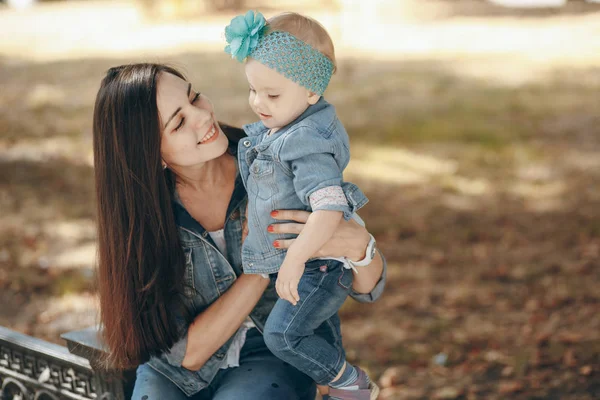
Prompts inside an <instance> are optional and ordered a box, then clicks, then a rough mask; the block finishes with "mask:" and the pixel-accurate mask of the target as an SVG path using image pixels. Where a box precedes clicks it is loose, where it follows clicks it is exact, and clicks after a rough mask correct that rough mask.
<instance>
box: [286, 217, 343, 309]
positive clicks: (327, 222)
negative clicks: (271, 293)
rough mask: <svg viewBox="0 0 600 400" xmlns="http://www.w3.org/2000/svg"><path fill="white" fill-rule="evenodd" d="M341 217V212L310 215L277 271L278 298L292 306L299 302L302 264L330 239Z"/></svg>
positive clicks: (302, 271)
mask: <svg viewBox="0 0 600 400" xmlns="http://www.w3.org/2000/svg"><path fill="white" fill-rule="evenodd" d="M342 216H343V213H342V212H341V211H329V210H317V211H314V212H313V213H311V214H310V217H309V218H308V221H307V222H306V225H305V226H304V228H302V232H300V234H299V235H298V237H297V238H296V240H295V241H294V243H293V244H292V245H291V246H290V248H289V249H288V251H287V254H286V256H285V260H284V261H283V264H282V265H281V268H280V269H279V275H278V277H277V283H276V286H275V287H276V289H277V293H278V294H279V297H281V298H282V299H284V300H287V301H289V302H290V303H292V304H294V305H296V303H297V302H298V301H299V300H300V296H299V295H298V283H299V282H300V278H301V277H302V274H303V273H304V264H305V263H306V261H307V260H308V259H309V258H310V257H311V256H312V255H313V254H315V253H316V252H317V251H318V250H319V249H320V248H321V247H322V246H323V245H324V244H325V243H326V242H327V241H328V240H329V239H331V236H332V235H333V233H334V232H335V230H336V228H337V226H338V224H339V223H340V221H341V219H342Z"/></svg>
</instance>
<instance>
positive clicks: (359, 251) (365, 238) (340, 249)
mask: <svg viewBox="0 0 600 400" xmlns="http://www.w3.org/2000/svg"><path fill="white" fill-rule="evenodd" d="M271 216H272V217H273V218H274V219H277V220H291V221H296V222H284V223H280V224H272V225H271V227H272V228H271V229H272V231H270V232H271V233H292V234H296V235H298V234H300V232H301V231H302V228H304V224H305V223H306V221H308V217H309V216H310V212H308V211H301V210H277V211H273V212H272V213H271ZM370 239H371V236H370V235H369V232H368V231H367V230H366V229H365V227H364V226H362V225H360V224H359V223H358V222H356V221H354V220H353V219H351V220H350V221H346V220H342V221H341V222H340V224H339V226H338V228H337V229H336V231H335V233H334V234H333V236H332V237H331V239H329V241H327V243H325V244H324V245H323V247H321V249H320V250H319V251H317V252H316V253H315V254H313V257H346V258H348V259H350V260H352V261H359V260H362V259H363V258H365V252H366V250H367V245H368V244H369V240H370ZM294 240H295V239H288V240H278V241H277V242H278V243H277V244H278V247H277V248H280V249H287V248H289V247H290V246H291V245H292V243H294Z"/></svg>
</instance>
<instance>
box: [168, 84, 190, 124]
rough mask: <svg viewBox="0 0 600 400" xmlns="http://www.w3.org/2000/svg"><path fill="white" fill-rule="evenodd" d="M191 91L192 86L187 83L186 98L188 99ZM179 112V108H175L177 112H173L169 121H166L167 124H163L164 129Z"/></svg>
mask: <svg viewBox="0 0 600 400" xmlns="http://www.w3.org/2000/svg"><path fill="white" fill-rule="evenodd" d="M191 91H192V84H191V83H188V87H187V97H188V99H189V98H190V92H191ZM179 111H181V107H177V110H175V112H174V113H173V114H171V116H170V117H169V119H168V120H167V122H166V123H165V128H166V127H167V125H169V122H171V120H172V119H173V118H175V116H176V115H177V113H178V112H179Z"/></svg>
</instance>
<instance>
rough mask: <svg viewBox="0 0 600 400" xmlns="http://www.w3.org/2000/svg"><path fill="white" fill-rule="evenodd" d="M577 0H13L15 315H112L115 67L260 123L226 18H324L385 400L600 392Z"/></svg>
mask: <svg viewBox="0 0 600 400" xmlns="http://www.w3.org/2000/svg"><path fill="white" fill-rule="evenodd" d="M596 3H598V2H594V1H587V2H586V1H574V0H572V1H566V0H490V1H485V0H396V1H393V0H371V1H367V0H363V1H360V0H321V1H318V0H306V1H302V0H297V1H291V0H279V1H271V2H269V1H261V0H254V1H244V0H219V1H212V2H210V1H203V0H138V1H135V0H133V1H109V0H105V1H96V0H87V1H84V0H79V1H69V0H65V1H41V0H40V1H34V0H3V1H0V325H2V326H6V327H9V328H11V329H15V330H18V331H20V332H24V333H27V334H29V335H33V336H36V337H40V338H43V339H46V340H50V341H53V342H57V343H61V340H60V338H59V335H60V334H61V333H63V332H66V331H69V330H74V329H79V328H83V327H87V326H90V325H93V324H94V323H96V322H97V314H96V308H95V307H96V301H95V297H94V294H93V284H92V282H93V273H94V262H95V261H94V260H95V226H94V221H95V207H94V203H93V197H94V195H93V170H92V155H91V154H92V151H91V117H92V110H93V101H94V97H95V94H96V91H97V89H98V86H99V83H100V80H101V78H102V76H103V74H104V72H105V71H106V70H107V69H108V68H109V67H111V66H115V65H118V64H123V63H131V62H136V61H152V62H166V63H170V64H172V65H175V66H176V67H178V68H180V69H182V70H183V71H184V72H185V73H186V75H187V76H188V77H189V79H190V80H191V81H192V82H193V83H194V86H195V87H197V88H199V89H200V90H201V91H202V92H203V93H205V94H206V95H208V96H209V97H210V98H211V99H212V101H213V102H214V103H215V106H216V112H217V114H218V117H219V118H220V120H222V121H226V122H229V123H231V124H234V125H238V126H240V125H242V124H245V123H249V122H252V121H254V116H253V114H252V113H251V111H250V109H249V107H248V105H247V86H246V82H245V79H244V74H243V70H242V66H241V65H240V64H238V63H236V62H235V61H232V60H231V59H230V58H228V56H227V55H226V54H225V53H224V52H223V47H224V39H223V29H224V27H225V25H227V24H228V22H229V20H230V19H231V18H232V17H233V16H235V15H237V14H239V13H241V12H244V11H245V10H247V9H248V8H253V9H258V10H259V11H262V12H263V14H265V15H266V16H267V17H269V16H271V15H274V14H276V13H278V12H280V11H299V12H303V13H306V14H308V15H310V16H313V17H314V18H316V19H318V20H319V21H321V22H322V23H323V24H324V25H325V26H326V28H327V29H328V30H329V32H330V33H331V35H332V37H333V39H334V42H335V44H336V53H337V55H338V58H339V70H338V73H337V74H336V75H335V76H334V78H333V80H332V83H331V85H330V87H329V89H328V90H327V92H326V98H327V99H328V101H330V102H331V103H333V104H334V105H335V106H336V108H337V111H338V114H339V116H340V118H341V120H342V122H343V123H344V124H345V126H346V127H347V129H348V131H349V134H350V136H351V139H352V157H353V158H352V161H351V163H350V166H349V167H348V170H347V175H346V178H347V179H348V180H352V181H354V182H356V183H358V184H359V185H360V186H361V187H362V188H363V189H364V191H365V192H366V193H367V195H368V196H369V198H370V199H371V202H370V203H369V205H368V206H367V207H366V208H365V209H364V211H362V212H361V215H362V216H363V218H364V219H365V220H366V222H367V226H368V228H369V230H370V231H371V232H372V233H373V234H374V235H375V236H376V237H377V239H378V243H379V247H380V248H381V249H382V251H383V253H384V254H385V255H386V257H387V259H388V263H389V283H388V286H387V290H386V293H385V295H384V296H383V298H382V299H381V300H380V301H379V302H378V303H375V304H373V305H358V304H357V303H355V302H352V301H349V302H347V303H346V304H345V306H344V308H343V309H342V311H341V313H342V317H343V332H344V340H345V344H346V347H347V348H348V354H349V357H350V359H351V360H352V361H355V362H357V363H360V365H361V366H364V367H366V369H368V370H369V371H370V372H371V374H372V376H374V377H376V378H377V379H378V380H379V382H380V383H381V385H382V386H383V388H384V389H383V393H382V398H383V399H469V400H471V399H503V398H507V399H509V398H510V399H590V400H591V399H598V398H600V340H599V339H600V314H599V313H598V303H600V286H599V285H600V272H599V266H600V263H599V261H598V260H599V257H600V185H599V183H600V101H599V94H600V4H596Z"/></svg>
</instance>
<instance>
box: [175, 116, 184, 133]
mask: <svg viewBox="0 0 600 400" xmlns="http://www.w3.org/2000/svg"><path fill="white" fill-rule="evenodd" d="M183 121H185V118H181V121H179V125H177V126H176V127H175V130H176V131H178V130H179V128H181V127H182V126H183Z"/></svg>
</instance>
